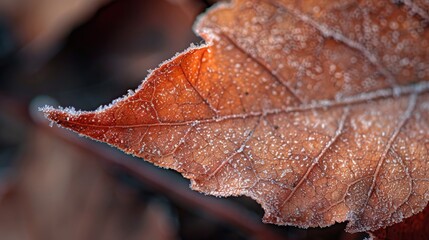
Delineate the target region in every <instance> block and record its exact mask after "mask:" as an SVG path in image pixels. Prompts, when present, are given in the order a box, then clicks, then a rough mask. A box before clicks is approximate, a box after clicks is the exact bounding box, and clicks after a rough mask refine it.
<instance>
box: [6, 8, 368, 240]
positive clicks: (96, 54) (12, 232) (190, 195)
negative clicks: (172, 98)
mask: <svg viewBox="0 0 429 240" xmlns="http://www.w3.org/2000/svg"><path fill="white" fill-rule="evenodd" d="M214 2H215V1H209V0H206V1H204V0H0V239H1V240H9V239H17V240H26V239H37V240H50V239H79V240H80V239H88V240H89V239H112V240H113V239H136V240H137V239H155V240H156V239H363V237H364V236H365V235H362V234H355V235H351V234H347V233H345V232H344V231H343V229H344V224H342V225H340V224H337V225H335V226H333V227H330V228H325V229H309V230H304V229H298V228H293V227H279V226H274V225H266V224H263V223H262V222H261V217H262V215H263V211H262V209H261V208H260V206H259V205H258V204H257V203H255V202H254V201H252V200H251V199H249V198H245V197H241V198H227V199H218V198H214V197H210V196H204V195H202V194H199V193H196V192H193V191H191V190H190V189H189V187H188V185H189V182H188V181H187V180H186V179H183V178H182V177H181V176H180V175H179V174H177V173H176V172H174V171H169V170H165V169H163V170H161V169H158V168H156V167H153V166H152V165H150V164H147V163H145V162H144V161H142V160H141V159H134V158H132V157H130V156H126V155H125V154H122V153H119V152H117V151H116V150H114V149H112V148H110V147H108V146H106V145H104V144H98V143H95V142H92V141H89V140H87V139H84V138H78V137H77V136H75V135H74V134H71V133H69V132H67V131H65V130H63V129H58V128H57V127H53V128H51V127H49V123H48V122H47V121H46V120H44V119H43V117H42V116H41V115H40V114H39V113H38V111H37V109H38V107H41V106H44V105H45V104H49V105H54V106H58V105H61V106H64V107H65V106H74V107H76V108H78V109H84V110H93V109H96V108H97V107H98V106H100V105H105V104H108V103H110V102H111V101H112V100H113V99H116V98H118V97H121V96H122V95H124V94H126V93H127V90H128V89H136V88H137V86H138V85H139V84H140V83H141V80H142V79H144V78H145V76H146V75H147V71H148V70H149V69H154V68H156V67H157V66H158V65H159V64H160V63H161V62H162V61H164V60H166V59H169V58H171V57H172V56H174V55H175V53H176V52H180V51H182V50H184V49H186V48H187V47H189V45H190V44H191V43H195V44H199V43H201V42H202V39H200V38H198V37H197V36H195V34H194V33H193V32H192V24H193V22H194V20H195V18H196V17H197V15H198V14H200V13H202V12H203V11H204V10H205V9H206V8H208V7H210V6H211V5H212V4H214Z"/></svg>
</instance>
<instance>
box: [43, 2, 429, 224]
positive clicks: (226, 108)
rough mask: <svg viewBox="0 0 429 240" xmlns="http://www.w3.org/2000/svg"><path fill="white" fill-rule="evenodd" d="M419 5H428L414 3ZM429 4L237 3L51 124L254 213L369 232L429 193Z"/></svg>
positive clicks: (53, 115) (416, 206) (53, 112)
mask: <svg viewBox="0 0 429 240" xmlns="http://www.w3.org/2000/svg"><path fill="white" fill-rule="evenodd" d="M425 7H426V9H425ZM427 9H428V8H427V6H425V5H423V4H421V5H418V4H413V3H411V2H410V1H404V4H394V3H392V2H390V1H362V2H356V1H341V2H338V3H337V2H334V1H286V0H284V1H250V0H247V1H244V0H241V1H238V0H237V1H235V2H234V3H232V4H230V5H226V4H223V5H218V7H216V8H214V9H213V10H211V11H209V12H208V13H207V14H206V15H205V16H204V17H202V18H201V19H200V21H199V23H198V24H197V27H196V30H197V32H198V33H199V34H200V35H201V36H203V37H204V38H205V40H206V41H207V42H209V44H208V45H205V46H201V47H193V48H191V49H189V50H187V51H186V52H184V53H182V54H180V55H178V56H177V57H175V58H173V59H172V60H170V61H168V62H166V63H164V64H162V65H161V66H160V67H159V68H158V69H157V70H155V71H153V72H152V73H151V74H150V75H149V77H148V78H147V79H146V80H145V81H144V82H143V84H142V85H141V86H140V87H139V88H138V89H137V91H136V92H135V93H134V92H131V93H130V94H129V95H128V96H126V97H124V98H123V99H119V100H116V101H114V103H113V104H111V105H110V106H108V107H104V108H101V109H99V110H96V111H94V112H80V111H79V112H75V111H71V110H70V109H53V108H49V107H48V108H45V109H44V110H43V111H44V112H45V113H46V115H47V117H48V118H49V119H51V120H52V121H54V122H56V123H58V124H59V125H61V126H63V127H65V128H69V129H71V130H73V131H76V132H78V133H80V134H83V135H85V136H88V137H91V138H93V139H96V140H99V141H103V142H107V143H109V144H111V145H113V146H116V147H118V148H120V149H122V150H124V151H125V152H127V153H130V154H133V155H136V156H139V157H142V158H144V159H145V160H147V161H150V162H153V163H154V164H156V165H158V166H162V167H166V168H172V169H175V170H177V171H179V172H181V173H182V174H183V175H184V176H185V177H187V178H189V179H191V181H192V188H193V189H195V190H198V191H201V192H204V193H208V194H213V195H218V196H231V195H247V196H250V197H252V198H253V199H255V200H256V201H258V202H259V203H260V204H261V205H262V207H263V208H264V209H265V216H264V220H265V221H266V222H270V223H276V224H284V225H286V224H287V225H296V226H300V227H313V226H328V225H331V224H334V223H335V222H343V221H349V224H348V227H347V230H348V231H351V232H356V231H368V230H376V229H379V228H380V227H384V226H389V225H392V224H394V223H396V222H400V221H402V220H403V219H404V218H406V217H410V216H411V215H413V214H414V213H418V212H420V211H422V210H423V209H424V208H425V206H426V205H427V202H428V199H429V194H428V190H429V181H428V177H427V176H428V173H429V161H428V156H429V81H428V79H429V31H428V29H427V21H428V20H429V18H428V15H427Z"/></svg>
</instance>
